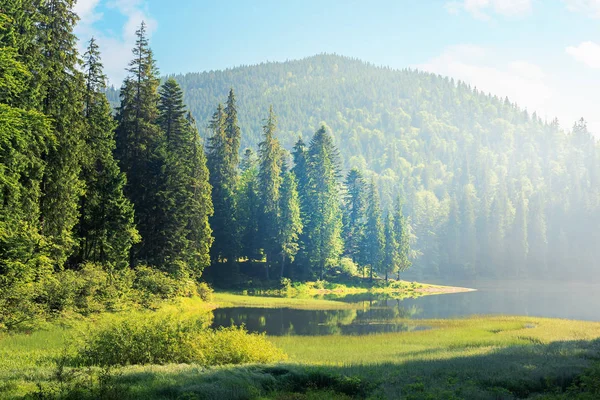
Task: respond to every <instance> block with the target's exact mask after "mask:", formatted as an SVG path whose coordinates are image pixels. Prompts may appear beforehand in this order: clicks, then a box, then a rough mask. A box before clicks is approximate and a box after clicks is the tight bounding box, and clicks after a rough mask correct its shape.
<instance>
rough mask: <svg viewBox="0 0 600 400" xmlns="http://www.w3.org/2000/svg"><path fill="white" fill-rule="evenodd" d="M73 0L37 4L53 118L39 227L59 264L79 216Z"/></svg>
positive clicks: (45, 100)
mask: <svg viewBox="0 0 600 400" xmlns="http://www.w3.org/2000/svg"><path fill="white" fill-rule="evenodd" d="M74 4H75V1H74V0H48V1H45V2H42V3H41V4H40V5H39V12H40V16H41V23H40V24H39V28H38V29H39V36H38V39H39V40H40V49H39V51H40V52H41V54H43V57H41V58H40V59H39V60H40V62H41V65H40V66H38V67H37V70H39V71H40V73H39V74H38V76H37V77H36V78H37V79H40V80H41V83H40V96H41V97H40V98H41V104H40V106H41V111H42V112H43V113H44V114H45V115H46V116H47V117H48V118H49V119H50V120H51V121H52V132H53V134H54V136H55V137H56V142H55V143H54V144H53V145H52V146H51V147H50V149H49V152H48V156H47V159H46V161H47V164H46V165H47V168H46V170H45V173H44V178H43V181H42V191H43V197H42V201H41V227H42V232H43V233H44V234H45V235H46V236H47V237H48V239H49V240H50V245H51V254H52V258H53V260H54V262H55V264H56V265H57V266H58V267H62V265H63V263H64V262H65V261H66V259H67V257H68V256H69V255H70V254H71V253H72V251H73V249H74V247H75V239H76V237H75V236H76V235H75V232H74V227H75V225H76V223H77V221H78V219H79V213H78V209H79V199H80V197H81V195H82V194H83V190H84V185H83V182H82V181H81V179H80V171H81V162H82V160H81V157H82V146H83V140H82V138H83V124H82V122H83V121H82V118H81V110H82V109H83V104H82V94H83V92H84V83H83V76H82V74H81V72H80V71H79V70H78V68H77V66H78V65H77V64H78V62H79V59H78V56H77V49H76V44H77V38H76V36H75V35H74V34H73V28H74V26H75V23H76V22H77V16H76V15H75V14H74V13H73V6H74Z"/></svg>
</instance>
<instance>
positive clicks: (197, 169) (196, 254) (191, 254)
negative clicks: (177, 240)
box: [186, 112, 214, 278]
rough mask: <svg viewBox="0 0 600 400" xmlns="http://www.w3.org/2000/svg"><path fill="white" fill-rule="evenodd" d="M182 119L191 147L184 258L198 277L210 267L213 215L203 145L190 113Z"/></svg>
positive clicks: (210, 189) (210, 188)
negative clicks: (187, 244) (211, 221)
mask: <svg viewBox="0 0 600 400" xmlns="http://www.w3.org/2000/svg"><path fill="white" fill-rule="evenodd" d="M186 119H187V122H188V130H189V136H190V147H191V151H190V154H189V156H190V159H189V160H190V161H189V168H190V180H189V185H190V187H189V191H190V196H189V204H188V210H187V214H188V215H189V219H188V224H187V234H188V243H189V247H188V249H187V251H186V253H187V254H186V259H187V263H188V266H189V268H190V269H191V272H192V273H193V274H194V276H195V277H196V278H198V277H200V274H201V273H202V272H203V270H204V268H206V267H208V266H209V265H210V248H211V247H212V244H213V241H214V238H213V236H212V229H211V227H210V223H209V219H210V217H211V216H212V215H213V213H214V209H213V204H212V197H211V194H212V187H211V186H210V183H209V172H208V167H207V165H206V164H207V161H206V153H205V152H204V146H203V145H202V143H201V141H200V134H199V132H198V128H197V127H196V121H195V120H194V117H192V114H191V113H189V112H188V114H187V116H186Z"/></svg>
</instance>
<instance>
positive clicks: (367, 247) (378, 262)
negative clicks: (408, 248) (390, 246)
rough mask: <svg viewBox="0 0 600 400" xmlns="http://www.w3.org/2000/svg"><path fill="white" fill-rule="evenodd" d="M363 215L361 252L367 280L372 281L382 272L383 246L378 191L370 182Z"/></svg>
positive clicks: (383, 238) (383, 239) (373, 183)
mask: <svg viewBox="0 0 600 400" xmlns="http://www.w3.org/2000/svg"><path fill="white" fill-rule="evenodd" d="M365 215H366V220H365V228H364V229H365V234H364V237H363V241H362V252H363V254H364V256H365V264H366V265H368V266H369V278H370V280H371V281H372V280H373V275H374V274H375V273H377V272H381V270H382V263H383V251H384V246H385V236H384V231H383V223H382V221H381V206H380V202H379V191H378V190H377V187H376V186H375V182H374V181H371V184H370V185H369V189H368V194H367V207H366V213H365Z"/></svg>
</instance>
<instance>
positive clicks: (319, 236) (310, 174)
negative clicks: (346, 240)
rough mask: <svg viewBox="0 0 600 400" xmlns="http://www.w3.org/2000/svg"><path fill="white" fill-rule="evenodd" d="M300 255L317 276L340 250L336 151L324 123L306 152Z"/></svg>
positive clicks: (322, 272)
mask: <svg viewBox="0 0 600 400" xmlns="http://www.w3.org/2000/svg"><path fill="white" fill-rule="evenodd" d="M307 156H308V157H307V164H306V167H307V182H306V185H305V186H304V190H305V194H304V196H306V215H307V218H306V221H305V227H306V230H305V233H306V234H305V235H304V239H305V241H306V242H305V243H304V246H303V249H302V251H303V252H304V257H305V258H306V260H308V261H309V262H310V265H311V266H313V268H314V272H316V274H317V276H318V277H319V278H320V279H323V278H324V276H325V271H326V269H327V268H329V267H331V266H334V265H336V264H337V262H338V260H339V257H340V255H341V253H342V251H343V246H344V244H343V241H342V237H341V233H342V214H341V210H340V183H339V178H340V172H339V171H340V167H339V154H338V151H337V149H336V148H335V145H334V144H333V140H332V138H331V136H330V135H329V134H328V133H327V131H326V129H325V127H324V126H322V127H321V129H319V130H318V131H317V132H316V133H315V135H314V136H313V138H312V139H311V141H310V146H309V149H308V153H307Z"/></svg>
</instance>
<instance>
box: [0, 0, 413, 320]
mask: <svg viewBox="0 0 600 400" xmlns="http://www.w3.org/2000/svg"><path fill="white" fill-rule="evenodd" d="M13 11H14V14H13V15H10V14H8V13H7V14H4V17H3V18H4V25H3V30H4V34H3V37H2V38H3V41H4V42H6V45H5V48H7V49H9V50H8V51H7V52H6V53H5V58H4V61H3V62H4V66H3V70H4V71H6V76H7V77H8V78H9V79H6V80H5V85H4V88H3V90H4V95H3V101H4V103H3V110H4V111H3V114H2V115H3V116H2V119H3V121H4V123H3V124H2V129H3V143H4V144H3V146H2V150H3V154H2V165H3V169H2V173H3V175H2V190H1V191H0V192H1V193H2V196H3V198H2V200H3V201H2V202H1V203H2V224H3V225H2V230H1V231H2V243H3V244H2V246H0V248H1V249H2V251H1V252H0V260H1V265H2V266H3V267H2V271H1V272H2V274H1V275H0V276H1V277H2V281H1V282H2V289H3V290H2V295H1V296H0V301H1V302H2V303H1V305H2V307H0V309H1V310H2V311H0V315H1V316H2V317H1V318H0V323H1V324H2V326H4V327H6V328H9V329H10V328H12V327H16V326H18V325H19V324H21V323H23V322H27V321H28V320H31V319H33V318H35V317H36V316H38V315H45V314H46V315H52V314H53V313H57V312H61V311H63V310H65V309H70V308H72V307H73V304H75V306H74V307H75V309H77V310H80V311H82V312H84V313H87V312H91V311H93V310H94V308H95V307H96V308H100V309H102V308H103V307H105V306H108V307H109V308H110V307H117V308H118V307H119V306H118V305H115V304H113V303H115V302H118V300H115V296H116V299H121V300H122V301H131V300H132V299H133V298H136V297H137V296H136V295H135V294H131V295H129V296H127V293H141V294H142V297H144V296H146V295H148V296H156V297H158V298H169V297H173V296H177V295H185V294H190V293H195V291H196V288H197V284H198V283H200V282H201V279H202V276H203V272H204V270H205V268H208V269H207V271H208V273H207V274H206V275H207V276H206V277H205V278H208V280H209V281H210V282H211V283H212V284H214V285H216V286H219V287H239V286H240V285H244V284H245V282H246V280H247V279H248V277H250V278H252V277H254V278H258V280H259V282H260V281H261V280H264V281H266V282H267V286H268V282H269V281H274V282H277V283H276V285H278V284H279V282H280V280H281V279H284V278H285V279H288V280H289V279H290V278H291V279H293V280H294V281H300V282H302V281H309V280H312V279H319V280H321V281H324V280H326V279H330V278H334V279H335V278H339V277H342V278H343V277H346V278H352V277H353V276H360V275H361V274H362V277H363V278H364V277H366V276H367V275H368V277H369V281H370V282H372V281H373V279H374V278H375V279H379V277H385V280H386V281H387V280H388V278H389V277H390V276H392V275H393V276H396V277H397V278H398V279H399V277H400V273H401V271H404V270H406V269H407V268H408V267H409V266H410V265H411V261H410V259H409V256H410V235H411V233H410V230H409V225H408V223H407V220H406V218H405V217H404V215H403V211H402V206H403V199H402V197H401V196H398V198H397V199H396V201H395V203H394V204H390V205H389V206H388V207H387V208H386V209H385V210H383V209H382V207H381V204H380V203H381V202H380V199H379V189H378V188H377V186H376V183H375V180H374V178H373V179H371V182H370V183H369V182H367V180H366V178H364V177H363V175H362V172H361V171H360V170H359V169H358V168H352V169H351V170H350V171H348V172H347V173H346V174H345V178H344V179H342V178H343V177H342V174H343V171H342V165H341V157H340V154H339V151H338V149H337V147H336V145H335V144H334V142H333V139H332V137H331V134H330V133H329V132H328V128H326V126H325V125H322V126H321V127H320V128H319V129H318V130H316V132H315V133H314V135H313V137H312V138H311V140H310V142H309V143H305V142H304V141H303V140H302V139H298V141H297V142H296V143H295V145H294V147H293V149H292V152H291V153H290V152H289V151H288V150H286V149H285V148H284V147H283V146H282V145H281V144H280V142H279V139H278V129H277V117H276V115H275V113H274V110H273V107H271V108H270V109H268V114H267V113H265V114H266V115H265V116H266V118H262V121H263V122H262V123H264V125H263V126H262V131H263V133H262V136H261V141H260V143H258V149H257V151H253V150H252V149H251V148H247V149H245V151H244V153H243V156H242V157H240V153H241V151H240V146H241V143H242V131H241V128H240V126H239V123H238V116H237V115H238V104H237V100H236V97H235V93H234V89H229V94H228V96H227V98H226V102H225V105H224V106H223V105H221V104H220V103H219V104H218V105H217V106H216V111H214V113H213V115H212V116H211V118H210V120H209V121H208V124H207V127H208V129H209V131H210V134H209V136H208V137H207V138H206V140H205V141H204V142H203V141H202V139H201V137H200V135H199V133H198V129H197V123H196V119H195V118H194V116H193V115H192V114H191V112H190V111H188V109H187V108H186V106H185V104H184V94H183V93H184V92H183V90H182V88H181V87H180V86H179V84H178V83H177V81H175V80H174V79H172V78H169V79H166V80H164V81H163V82H162V83H161V80H160V76H159V71H158V68H157V66H156V61H155V59H154V56H153V53H152V50H151V48H150V45H149V42H148V37H147V33H146V27H145V24H144V23H142V25H141V26H140V27H139V29H138V31H137V33H136V35H137V40H136V45H135V47H134V48H133V50H132V59H131V62H130V63H129V67H128V72H129V76H128V77H127V78H126V79H125V81H124V82H123V85H122V87H121V90H120V95H119V97H120V100H119V104H118V106H117V107H116V109H115V110H114V112H113V109H112V108H111V106H110V104H109V102H108V100H107V97H106V95H105V90H106V77H105V76H104V75H103V71H102V62H101V55H100V49H99V48H98V45H97V44H96V42H95V41H94V39H92V40H90V42H89V43H88V46H87V49H86V52H85V53H84V54H83V55H82V59H81V60H80V59H79V58H78V56H77V53H76V50H75V48H74V46H75V40H76V39H75V36H74V35H73V33H72V28H73V24H74V22H75V20H76V16H75V15H74V14H73V13H72V11H71V10H70V9H69V7H68V3H62V2H58V3H57V4H56V5H52V6H48V8H44V7H41V8H39V9H37V10H36V12H37V14H36V13H19V12H18V11H19V10H18V9H17V8H15V9H14V10H13ZM11 18H12V20H11ZM35 18H39V20H40V21H43V22H42V23H34V22H35ZM46 20H48V21H51V23H48V24H46V23H45V21H46ZM25 28H29V30H27V31H24V29H25ZM28 35H31V36H28ZM46 37H47V38H49V39H48V40H47V41H46V42H44V41H43V40H42V39H43V38H46ZM28 38H35V40H31V39H28ZM33 44H36V45H38V44H39V45H38V46H39V47H32V46H33ZM9 46H10V47H9ZM40 54H45V55H46V56H45V57H40V56H39V55H40ZM80 62H81V64H82V68H81V69H80V68H79V67H78V64H79V63H80ZM40 65H41V66H42V67H40ZM225 93H226V92H224V94H225ZM265 111H267V109H265ZM257 118H258V117H257ZM257 270H258V271H257ZM90 298H91V299H92V301H93V302H96V303H98V304H97V305H95V306H91V305H89V304H88V303H89V301H90V300H89V299H90Z"/></svg>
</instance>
